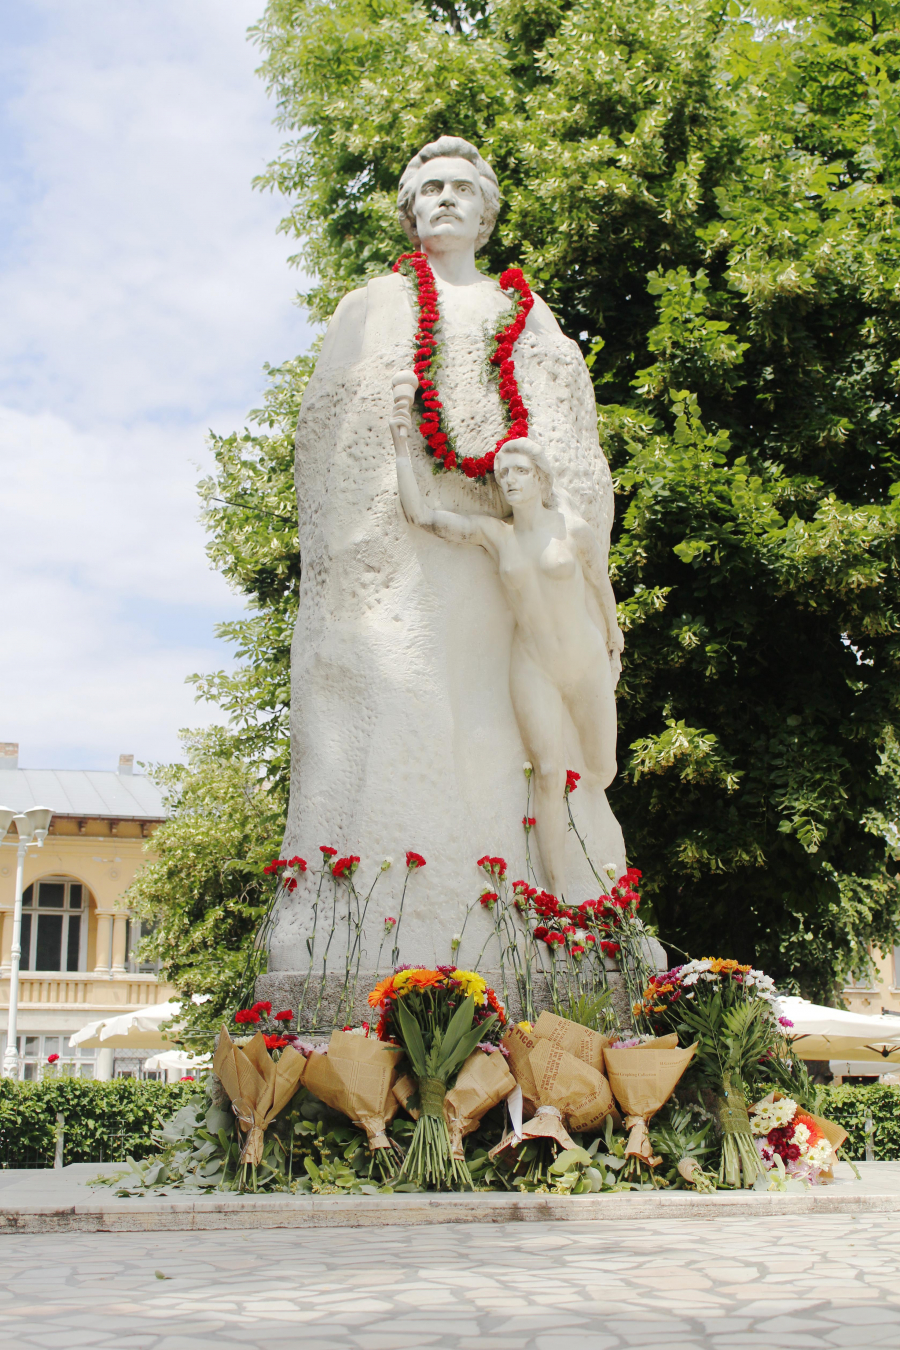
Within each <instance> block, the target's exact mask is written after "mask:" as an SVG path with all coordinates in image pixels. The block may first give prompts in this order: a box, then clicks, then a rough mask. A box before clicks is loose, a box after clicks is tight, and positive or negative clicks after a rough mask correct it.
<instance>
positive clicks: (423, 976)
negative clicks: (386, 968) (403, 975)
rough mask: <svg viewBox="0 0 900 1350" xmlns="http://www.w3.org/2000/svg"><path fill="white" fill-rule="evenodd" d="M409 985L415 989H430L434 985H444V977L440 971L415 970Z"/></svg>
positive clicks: (411, 974) (411, 973)
mask: <svg viewBox="0 0 900 1350" xmlns="http://www.w3.org/2000/svg"><path fill="white" fill-rule="evenodd" d="M409 983H410V986H411V988H413V989H430V988H431V987H432V985H435V984H443V983H444V977H443V975H442V974H441V972H440V971H439V970H413V971H411V972H410V976H409Z"/></svg>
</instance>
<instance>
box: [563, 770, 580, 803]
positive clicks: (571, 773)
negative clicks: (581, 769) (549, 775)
mask: <svg viewBox="0 0 900 1350" xmlns="http://www.w3.org/2000/svg"><path fill="white" fill-rule="evenodd" d="M580 778H581V774H580V773H576V772H575V770H574V769H567V770H566V796H567V797H568V795H569V793H570V792H574V791H575V789H576V788H577V787H578V780H579V779H580Z"/></svg>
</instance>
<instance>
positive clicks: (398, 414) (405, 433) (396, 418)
mask: <svg viewBox="0 0 900 1350" xmlns="http://www.w3.org/2000/svg"><path fill="white" fill-rule="evenodd" d="M388 426H389V427H390V429H391V435H392V437H393V438H394V445H395V446H396V448H397V452H398V454H399V453H400V452H401V451H402V452H403V454H406V450H407V444H406V443H407V441H408V439H409V433H410V432H411V431H412V417H411V416H410V414H409V411H408V410H407V409H406V408H404V407H403V406H402V404H397V403H395V404H394V411H393V412H392V413H391V415H390V418H389V419H388Z"/></svg>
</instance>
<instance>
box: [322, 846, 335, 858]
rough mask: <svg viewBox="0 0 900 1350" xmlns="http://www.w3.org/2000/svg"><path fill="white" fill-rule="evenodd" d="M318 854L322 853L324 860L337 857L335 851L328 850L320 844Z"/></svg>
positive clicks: (333, 849) (332, 849)
mask: <svg viewBox="0 0 900 1350" xmlns="http://www.w3.org/2000/svg"><path fill="white" fill-rule="evenodd" d="M319 852H320V853H324V854H325V857H326V858H334V857H336V855H337V849H336V848H329V847H328V845H327V844H320V845H319Z"/></svg>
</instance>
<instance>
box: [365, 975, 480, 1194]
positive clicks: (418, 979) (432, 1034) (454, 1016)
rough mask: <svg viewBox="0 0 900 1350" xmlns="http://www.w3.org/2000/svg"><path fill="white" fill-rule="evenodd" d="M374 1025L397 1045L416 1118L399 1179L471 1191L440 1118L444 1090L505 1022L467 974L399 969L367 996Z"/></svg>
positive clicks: (475, 979)
mask: <svg viewBox="0 0 900 1350" xmlns="http://www.w3.org/2000/svg"><path fill="white" fill-rule="evenodd" d="M369 1004H370V1006H371V1007H373V1008H378V1009H379V1010H380V1012H381V1018H380V1020H379V1023H378V1035H379V1037H380V1038H381V1039H382V1040H386V1041H393V1042H394V1043H399V1044H400V1045H402V1046H403V1049H404V1050H405V1051H406V1058H407V1060H408V1061H409V1066H410V1068H411V1069H412V1073H413V1076H414V1078H415V1080H416V1085H417V1088H418V1093H417V1095H418V1102H416V1101H414V1100H413V1101H412V1102H411V1105H412V1106H414V1107H417V1109H418V1111H419V1118H418V1120H417V1121H416V1128H415V1132H414V1134H413V1137H412V1142H411V1143H410V1146H409V1151H408V1152H407V1155H406V1158H405V1159H404V1162H403V1166H402V1168H401V1169H400V1178H401V1179H402V1180H405V1181H412V1182H415V1184H416V1185H419V1186H426V1185H429V1184H430V1185H432V1186H436V1187H438V1188H441V1187H448V1188H455V1189H458V1188H459V1187H461V1186H468V1187H471V1185H472V1179H471V1177H470V1176H469V1170H468V1168H467V1167H466V1164H465V1160H464V1159H459V1158H455V1157H454V1156H453V1149H452V1146H451V1143H450V1133H449V1131H448V1129H447V1119H446V1116H445V1113H444V1098H445V1096H446V1093H447V1089H448V1087H449V1086H450V1084H451V1082H452V1080H453V1079H455V1077H456V1075H457V1074H458V1072H459V1070H460V1069H461V1068H462V1066H463V1065H464V1064H465V1062H466V1060H467V1059H468V1058H469V1056H470V1055H471V1053H472V1051H473V1050H474V1049H475V1047H476V1045H478V1043H479V1042H485V1041H487V1040H488V1039H489V1035H490V1033H491V1032H492V1030H493V1028H494V1026H495V1025H497V1024H499V1025H502V1024H503V1023H505V1021H506V1014H505V1012H504V1010H503V1006H502V1004H501V1003H500V1001H499V1000H498V998H497V996H496V994H495V993H494V991H493V989H489V988H488V987H487V985H486V983H485V981H484V980H483V979H482V977H481V976H480V975H476V974H475V972H474V971H470V970H457V968H456V967H455V966H439V967H438V968H437V969H436V970H425V969H421V968H419V969H417V968H413V967H409V966H407V967H402V968H398V969H397V970H395V972H394V974H393V975H391V976H389V977H388V978H387V979H386V980H382V981H381V982H380V983H379V984H378V985H376V987H375V988H374V989H373V990H372V992H371V994H370V995H369Z"/></svg>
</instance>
